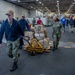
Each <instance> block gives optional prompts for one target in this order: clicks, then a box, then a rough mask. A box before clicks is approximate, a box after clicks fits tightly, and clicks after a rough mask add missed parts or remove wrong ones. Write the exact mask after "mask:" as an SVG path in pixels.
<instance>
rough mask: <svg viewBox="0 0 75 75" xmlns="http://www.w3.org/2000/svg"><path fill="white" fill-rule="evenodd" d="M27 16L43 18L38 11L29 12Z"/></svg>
mask: <svg viewBox="0 0 75 75" xmlns="http://www.w3.org/2000/svg"><path fill="white" fill-rule="evenodd" d="M28 15H29V16H28V17H29V18H36V17H43V13H42V12H40V11H38V10H29V11H28Z"/></svg>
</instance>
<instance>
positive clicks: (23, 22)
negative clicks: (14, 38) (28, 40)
mask: <svg viewBox="0 0 75 75" xmlns="http://www.w3.org/2000/svg"><path fill="white" fill-rule="evenodd" d="M19 24H20V27H21V29H22V31H23V33H24V32H25V31H26V30H28V31H30V27H29V25H28V22H27V21H26V20H25V16H22V19H20V20H19ZM22 45H23V38H22V37H21V36H20V47H19V48H20V49H22Z"/></svg>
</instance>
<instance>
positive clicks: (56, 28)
mask: <svg viewBox="0 0 75 75" xmlns="http://www.w3.org/2000/svg"><path fill="white" fill-rule="evenodd" d="M61 28H62V24H61V22H60V21H59V19H58V18H57V17H54V23H53V33H52V37H53V51H55V50H56V49H57V48H58V45H59V41H60V38H61Z"/></svg>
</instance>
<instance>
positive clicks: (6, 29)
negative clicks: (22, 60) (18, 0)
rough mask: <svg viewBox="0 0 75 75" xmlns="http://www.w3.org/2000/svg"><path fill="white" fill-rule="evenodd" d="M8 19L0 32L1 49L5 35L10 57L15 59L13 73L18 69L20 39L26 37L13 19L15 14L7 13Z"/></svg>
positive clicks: (10, 11)
mask: <svg viewBox="0 0 75 75" xmlns="http://www.w3.org/2000/svg"><path fill="white" fill-rule="evenodd" d="M6 15H7V17H8V18H7V19H6V20H5V21H4V22H3V24H2V25H1V30H0V47H2V45H1V44H2V38H3V34H4V33H5V38H6V40H7V48H8V56H9V57H10V58H13V66H12V68H11V69H10V71H11V72H13V71H15V70H16V69H17V68H18V57H19V56H20V54H18V48H19V40H20V39H19V37H20V35H21V36H24V33H23V31H22V29H21V27H20V25H19V23H18V22H17V21H16V20H15V19H14V18H13V17H14V12H13V11H12V10H9V11H8V12H7V13H6Z"/></svg>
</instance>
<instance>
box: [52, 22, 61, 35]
mask: <svg viewBox="0 0 75 75" xmlns="http://www.w3.org/2000/svg"><path fill="white" fill-rule="evenodd" d="M61 28H62V25H61V23H60V22H54V23H53V34H61Z"/></svg>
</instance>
